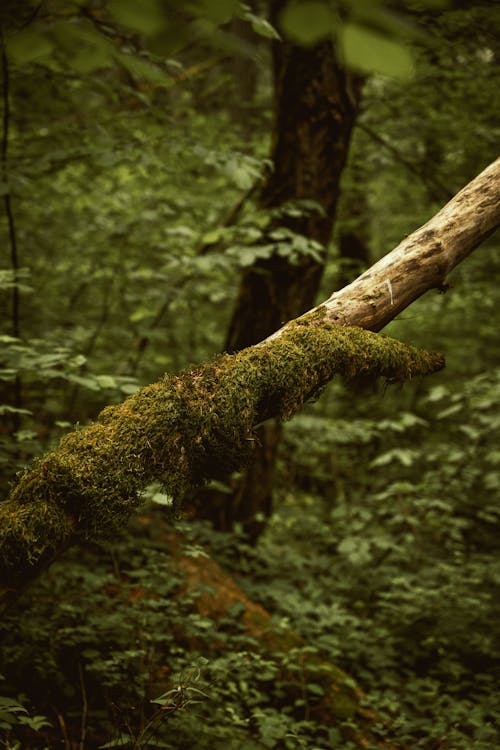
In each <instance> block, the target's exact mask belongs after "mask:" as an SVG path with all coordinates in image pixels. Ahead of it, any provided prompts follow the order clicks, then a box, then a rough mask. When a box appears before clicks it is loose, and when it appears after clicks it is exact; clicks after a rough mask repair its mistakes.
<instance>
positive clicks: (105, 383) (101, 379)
mask: <svg viewBox="0 0 500 750" xmlns="http://www.w3.org/2000/svg"><path fill="white" fill-rule="evenodd" d="M96 380H97V382H98V384H99V385H100V387H101V388H116V385H117V383H116V378H114V377H113V376H112V375H97V376H96Z"/></svg>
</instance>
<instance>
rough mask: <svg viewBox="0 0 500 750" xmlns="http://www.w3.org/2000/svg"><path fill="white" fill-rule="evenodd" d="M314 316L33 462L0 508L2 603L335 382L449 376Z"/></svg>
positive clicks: (224, 468)
mask: <svg viewBox="0 0 500 750" xmlns="http://www.w3.org/2000/svg"><path fill="white" fill-rule="evenodd" d="M322 318H323V313H322V312H321V311H316V312H315V313H313V314H311V315H310V316H309V317H308V318H307V317H306V318H303V319H302V320H301V322H300V323H299V324H297V325H295V326H290V327H289V328H288V330H287V331H286V333H284V335H283V336H281V337H279V338H277V339H274V340H272V341H268V342H265V343H264V344H260V345H257V346H255V347H249V348H248V349H245V350H243V351H242V352H239V353H237V354H233V355H223V356H221V357H219V358H218V359H217V360H215V361H214V362H211V363H209V364H204V365H201V366H199V367H196V368H194V369H192V370H189V371H187V372H184V373H181V374H179V375H174V376H166V377H164V378H163V379H162V380H161V381H159V382H157V383H154V384H152V385H148V386H146V387H144V388H142V389H141V390H139V391H138V392H137V393H135V394H134V395H132V396H130V397H129V398H128V399H126V400H125V401H124V402H123V403H122V404H120V405H118V406H110V407H107V408H106V409H104V410H103V411H102V412H101V414H100V415H99V417H98V419H97V421H96V422H95V423H93V424H91V425H90V426H89V427H87V428H85V429H77V430H75V431H73V432H71V433H70V434H68V435H67V436H66V437H64V438H63V439H62V440H61V443H60V445H59V447H58V448H57V449H56V450H54V451H53V452H52V453H49V454H48V455H46V456H45V457H43V458H41V459H38V460H37V461H35V462H34V464H33V466H32V468H31V469H29V470H28V471H26V473H25V474H24V475H23V476H21V478H20V480H19V482H18V484H17V485H16V487H15V488H14V489H13V491H12V492H11V494H10V496H9V497H8V498H7V500H6V501H4V502H3V503H1V504H0V587H1V589H3V591H4V595H5V594H7V593H8V591H9V590H15V589H17V588H18V587H19V586H21V585H22V584H23V583H24V582H25V581H27V580H29V579H30V578H31V577H32V576H33V575H35V574H36V572H37V571H38V570H39V569H40V568H43V567H45V565H46V564H48V563H49V562H50V561H51V560H52V559H53V558H54V557H55V556H56V555H57V554H58V553H59V551H60V550H61V549H64V548H65V547H66V546H67V545H68V544H70V543H72V542H73V541H76V540H78V539H92V538H95V537H96V536H101V535H103V534H107V533H110V532H112V531H113V529H115V528H117V527H119V526H121V525H122V524H124V523H125V522H126V520H127V519H128V518H129V516H130V514H131V513H132V512H133V511H134V510H135V509H136V508H137V507H138V506H139V505H140V504H141V492H142V490H144V488H145V487H146V486H147V485H148V484H150V483H151V482H153V481H161V482H162V483H163V484H164V486H165V489H166V491H167V492H168V493H170V494H171V495H172V496H173V497H174V498H182V497H183V495H184V494H185V493H186V492H187V491H189V490H191V489H193V488H194V487H196V486H199V485H200V484H202V483H203V482H204V481H205V480H207V479H210V478H221V477H224V476H227V474H228V472H231V471H233V470H235V469H237V468H239V467H241V466H242V465H243V464H244V463H245V461H246V460H248V458H249V456H250V454H251V451H252V447H253V443H254V428H255V426H256V425H257V424H258V423H260V422H262V421H264V420H265V419H267V418H269V417H279V418H282V419H286V418H288V417H290V416H291V415H292V414H294V413H295V412H296V411H297V410H298V409H299V408H300V407H301V406H302V404H303V403H304V402H305V401H306V400H307V399H308V398H309V397H311V396H312V395H313V394H314V393H315V392H316V391H317V390H318V388H320V387H321V386H322V385H324V384H325V383H326V382H328V381H329V380H330V379H331V378H332V377H333V376H334V375H335V374H336V373H339V374H341V375H343V376H345V377H347V378H352V377H355V376H358V375H363V376H366V375H371V376H374V377H376V376H384V377H386V378H388V379H390V380H395V381H401V380H404V379H406V378H411V377H413V376H416V375H423V374H427V373H432V372H435V371H436V370H439V369H440V368H442V367H443V364H444V362H443V358H442V356H441V355H439V354H435V353H430V352H424V351H420V350H417V349H415V348H413V347H410V346H406V345H405V344H402V343H400V342H398V341H394V340H392V339H389V338H385V337H382V336H380V335H377V334H374V333H370V332H367V331H363V330H362V329H358V328H339V327H338V326H332V325H329V324H325V323H324V322H323V320H322Z"/></svg>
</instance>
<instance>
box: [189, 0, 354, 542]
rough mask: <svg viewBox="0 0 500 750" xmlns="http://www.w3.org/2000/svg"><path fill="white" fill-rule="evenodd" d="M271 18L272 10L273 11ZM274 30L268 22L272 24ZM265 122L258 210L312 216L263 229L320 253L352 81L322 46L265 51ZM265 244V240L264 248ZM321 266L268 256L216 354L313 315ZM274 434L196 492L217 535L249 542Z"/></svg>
mask: <svg viewBox="0 0 500 750" xmlns="http://www.w3.org/2000/svg"><path fill="white" fill-rule="evenodd" d="M274 5H275V7H274V16H275V17H276V14H277V11H278V7H277V6H279V5H280V3H275V4H274ZM273 21H276V18H274V19H273ZM273 64H274V80H275V123H274V144H273V152H272V162H273V170H272V172H271V174H270V176H269V178H268V179H267V182H266V184H265V185H264V187H263V189H262V192H261V194H260V199H259V202H260V205H261V206H262V207H263V208H267V209H270V210H272V209H279V208H280V207H283V206H286V204H290V203H293V202H295V201H300V200H308V201H314V203H315V204H317V206H318V208H317V210H315V209H314V208H312V209H311V210H307V211H304V213H303V214H302V215H301V216H290V215H286V214H285V215H284V216H282V217H280V219H279V222H274V223H273V225H272V229H276V228H277V226H278V225H279V226H280V227H285V228H286V229H290V230H292V231H293V232H296V233H299V234H301V235H304V236H305V237H307V238H308V239H309V240H315V241H316V242H318V243H320V245H321V246H322V247H323V248H324V252H326V247H327V246H328V243H329V241H330V238H331V235H332V228H333V222H334V217H335V210H336V207H337V202H338V197H339V191H340V177H341V174H342V171H343V168H344V165H345V162H346V158H347V153H348V148H349V141H350V137H351V133H352V129H353V125H354V122H355V118H356V113H357V107H358V102H359V98H360V90H361V81H360V79H357V78H355V77H353V76H352V75H350V74H348V73H346V71H345V70H343V68H342V67H341V66H340V65H339V63H338V61H337V60H336V57H335V50H334V48H333V45H332V44H331V43H330V42H325V43H322V44H320V45H317V46H315V47H312V48H304V47H298V46H295V45H293V44H292V43H290V42H289V41H282V42H276V43H275V44H274V48H273ZM270 241H272V239H271V240H270ZM323 268H324V259H323V260H317V259H315V258H313V257H311V256H310V255H305V254H304V255H303V256H301V257H300V258H299V259H298V260H296V259H295V260H294V261H293V262H291V261H290V260H289V259H288V258H287V257H281V256H280V255H278V254H274V255H272V257H271V258H268V259H265V260H260V261H258V262H256V263H255V265H254V266H252V267H251V268H249V269H248V270H246V271H245V272H244V273H243V274H242V278H241V282H240V289H239V293H238V298H237V301H236V305H235V308H234V311H233V315H232V318H231V322H230V326H229V332H228V336H227V340H226V343H225V350H226V351H228V352H236V351H239V350H241V349H244V348H245V347H247V346H251V345H253V344H256V343H257V342H258V341H261V340H262V339H264V338H266V336H269V335H270V334H271V333H273V332H274V331H276V330H278V328H280V326H281V325H283V323H285V322H286V321H288V320H292V319H293V318H295V317H297V316H298V315H300V314H302V313H303V312H305V311H306V310H308V309H309V308H310V307H312V306H313V304H314V302H315V299H316V294H317V292H318V288H319V284H320V280H321V276H322V273H323ZM279 438H280V426H279V424H277V423H274V424H267V425H265V426H263V427H262V428H260V429H259V431H258V434H257V449H256V451H255V452H254V455H253V457H252V461H251V463H250V464H249V466H248V467H247V468H246V469H245V470H244V472H243V474H242V475H240V476H239V477H237V478H233V480H232V482H231V484H232V493H233V494H232V502H229V503H228V496H227V495H224V496H222V495H221V494H220V493H218V492H216V491H208V490H206V491H205V492H204V493H203V497H202V498H201V502H198V507H199V508H201V509H202V510H201V513H202V515H204V516H206V515H207V514H208V517H209V518H210V519H211V520H212V522H213V523H214V524H215V526H216V527H217V528H219V529H222V530H227V529H229V528H231V527H232V526H233V525H234V524H235V523H236V522H240V523H242V524H243V527H244V529H245V531H246V533H247V536H248V537H249V538H253V539H255V538H256V537H257V536H258V534H259V532H260V530H261V529H262V527H263V521H264V519H265V518H267V517H268V516H269V515H270V512H271V508H272V486H273V475H274V465H275V459H276V453H277V448H278V442H279Z"/></svg>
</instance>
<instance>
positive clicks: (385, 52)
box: [340, 23, 413, 79]
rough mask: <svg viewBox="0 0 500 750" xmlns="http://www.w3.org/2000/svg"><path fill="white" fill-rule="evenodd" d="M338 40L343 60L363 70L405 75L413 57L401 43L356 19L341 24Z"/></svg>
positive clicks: (398, 75) (409, 73)
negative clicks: (356, 21) (361, 23)
mask: <svg viewBox="0 0 500 750" xmlns="http://www.w3.org/2000/svg"><path fill="white" fill-rule="evenodd" d="M340 43H341V49H342V53H343V57H344V62H345V64H346V65H347V66H348V67H350V68H356V69H357V70H360V71H362V72H364V73H378V74H380V75H386V76H391V77H392V78H401V79H408V78H411V77H412V75H413V58H412V55H411V53H410V51H409V49H408V47H406V46H405V45H404V44H402V43H401V42H398V41H396V40H394V39H390V38H389V37H388V36H385V35H384V34H381V33H379V32H377V31H373V30H372V29H368V28H366V27H364V26H360V25H358V24H355V23H346V24H343V26H342V27H341V30H340Z"/></svg>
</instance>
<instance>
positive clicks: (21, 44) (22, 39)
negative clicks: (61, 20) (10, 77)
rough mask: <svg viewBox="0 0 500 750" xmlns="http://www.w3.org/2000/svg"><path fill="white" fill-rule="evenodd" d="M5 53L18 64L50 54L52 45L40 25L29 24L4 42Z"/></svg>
mask: <svg viewBox="0 0 500 750" xmlns="http://www.w3.org/2000/svg"><path fill="white" fill-rule="evenodd" d="M6 47H7V55H8V57H9V58H10V59H12V60H13V62H15V63H17V64H18V65H24V64H25V63H30V62H33V61H34V60H39V59H40V58H43V57H47V56H48V55H50V54H51V52H52V50H53V48H54V45H53V43H52V41H51V40H50V39H49V38H48V37H47V35H46V33H45V29H43V28H42V27H41V26H31V27H30V28H27V29H23V31H20V32H19V33H17V34H14V35H13V36H11V37H10V38H9V39H7V43H6Z"/></svg>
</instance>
